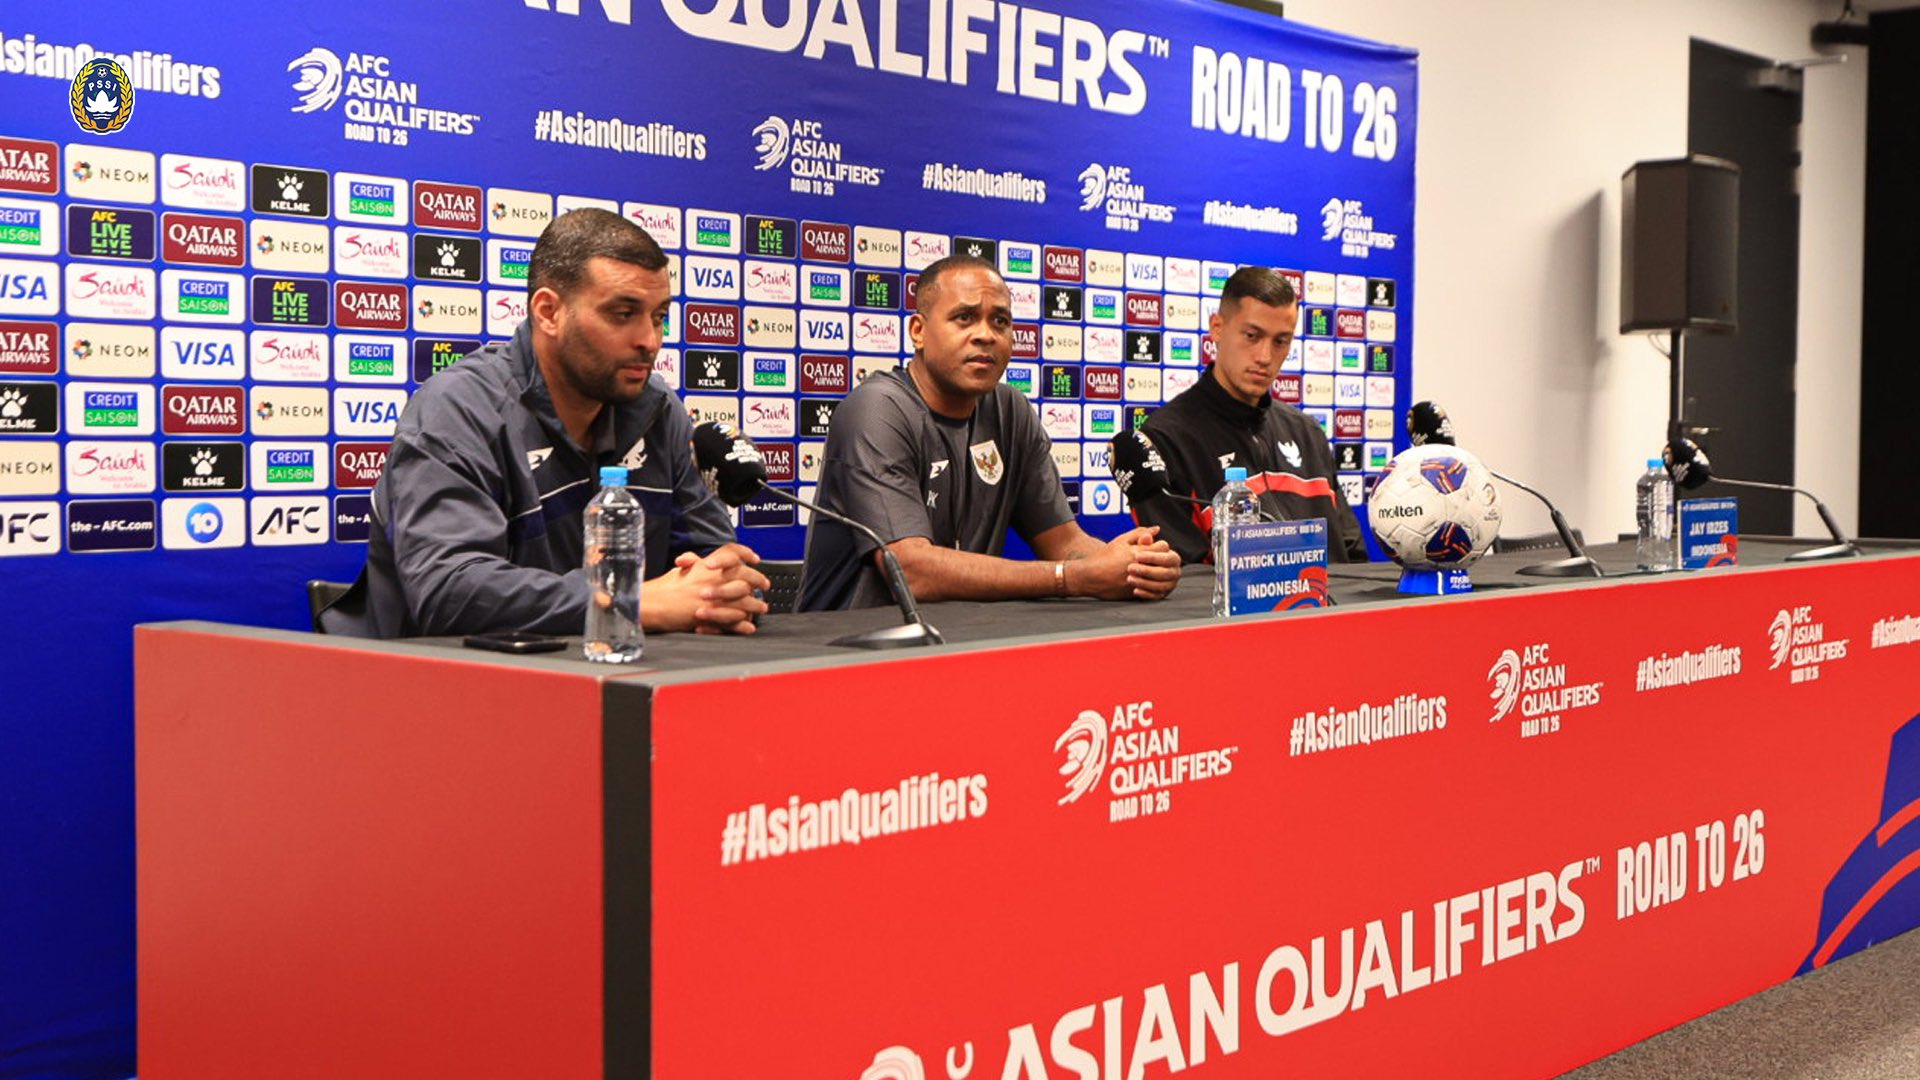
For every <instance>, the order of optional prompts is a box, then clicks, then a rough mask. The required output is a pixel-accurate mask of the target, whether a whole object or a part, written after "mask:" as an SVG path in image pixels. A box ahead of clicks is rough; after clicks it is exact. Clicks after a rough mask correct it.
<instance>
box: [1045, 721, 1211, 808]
mask: <svg viewBox="0 0 1920 1080" xmlns="http://www.w3.org/2000/svg"><path fill="white" fill-rule="evenodd" d="M1053 749H1054V752H1055V753H1057V754H1061V755H1062V758H1061V762H1060V766H1059V773H1060V775H1061V776H1062V777H1064V778H1065V782H1066V789H1067V793H1066V794H1065V795H1063V796H1061V797H1060V799H1059V800H1058V802H1057V803H1056V804H1055V805H1058V806H1065V805H1067V804H1068V803H1070V802H1078V801H1079V800H1080V799H1081V798H1083V797H1085V796H1086V795H1087V794H1088V793H1089V792H1091V791H1093V790H1094V789H1095V788H1096V787H1098V786H1099V785H1100V783H1101V782H1102V780H1105V781H1106V784H1107V788H1108V790H1109V792H1110V794H1111V795H1112V796H1113V798H1112V799H1111V800H1110V802H1109V803H1108V807H1107V820H1108V821H1109V822H1118V821H1128V820H1131V819H1134V818H1138V817H1143V816H1146V815H1150V814H1159V813H1164V812H1166V811H1167V810H1168V809H1169V808H1170V807H1171V805H1172V802H1173V796H1172V793H1171V790H1170V789H1172V788H1175V787H1179V786H1180V785H1182V784H1186V783H1190V782H1193V781H1196V780H1209V779H1214V778H1217V777H1222V776H1225V775H1227V774H1228V773H1230V772H1232V771H1233V765H1234V756H1235V755H1236V754H1238V753H1239V752H1240V748H1239V747H1237V746H1221V747H1215V748H1213V749H1209V750H1182V748H1181V740H1180V728H1179V726H1178V725H1177V724H1165V723H1160V722H1158V721H1157V719H1156V718H1155V716H1154V712H1153V702H1151V701H1129V702H1126V703H1124V704H1116V705H1115V706H1114V707H1113V712H1112V714H1111V715H1110V716H1109V715H1106V714H1103V713H1100V712H1096V711H1095V710H1093V709H1082V710H1080V714H1079V715H1078V716H1076V717H1074V719H1073V722H1072V723H1070V724H1068V725H1067V729H1066V730H1065V731H1063V732H1061V733H1060V736H1059V738H1057V739H1055V740H1054V741H1053Z"/></svg>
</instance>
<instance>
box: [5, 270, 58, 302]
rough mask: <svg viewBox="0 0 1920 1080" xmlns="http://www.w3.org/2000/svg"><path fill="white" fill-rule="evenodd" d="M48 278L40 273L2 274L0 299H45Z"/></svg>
mask: <svg viewBox="0 0 1920 1080" xmlns="http://www.w3.org/2000/svg"><path fill="white" fill-rule="evenodd" d="M45 299H47V279H46V278H44V277H41V276H40V275H38V274H6V275H4V276H0V300H45Z"/></svg>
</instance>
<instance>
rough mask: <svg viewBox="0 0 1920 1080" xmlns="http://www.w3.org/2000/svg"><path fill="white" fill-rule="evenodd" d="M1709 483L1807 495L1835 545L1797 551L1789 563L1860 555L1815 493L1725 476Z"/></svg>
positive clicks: (1711, 479)
mask: <svg viewBox="0 0 1920 1080" xmlns="http://www.w3.org/2000/svg"><path fill="white" fill-rule="evenodd" d="M1707 483H1710V484H1727V485H1729V486H1732V487H1745V488H1757V489H1759V490H1761V491H1791V492H1793V493H1794V494H1796V495H1805V496H1806V497H1807V499H1808V500H1809V501H1811V502H1812V503H1813V508H1814V509H1815V510H1817V511H1819V512H1820V520H1821V521H1822V522H1823V523H1825V524H1826V526H1827V532H1828V534H1830V535H1831V536H1832V537H1833V543H1831V544H1828V545H1826V546H1825V547H1817V548H1808V549H1807V550H1805V551H1796V552H1794V553H1793V554H1791V555H1788V556H1787V561H1788V562H1806V561H1808V560H1811V559H1845V558H1853V557H1855V556H1857V555H1859V554H1860V545H1858V544H1856V543H1854V542H1853V541H1851V540H1849V539H1847V534H1846V533H1844V532H1841V531H1840V523H1839V522H1837V521H1835V520H1833V513H1832V511H1829V510H1828V509H1827V504H1826V503H1823V502H1821V501H1820V500H1819V499H1816V498H1814V497H1813V492H1811V491H1808V490H1807V489H1805V488H1797V487H1794V486H1793V485H1792V484H1770V483H1767V482H1765V481H1761V480H1729V479H1727V478H1726V477H1724V476H1710V477H1708V478H1707Z"/></svg>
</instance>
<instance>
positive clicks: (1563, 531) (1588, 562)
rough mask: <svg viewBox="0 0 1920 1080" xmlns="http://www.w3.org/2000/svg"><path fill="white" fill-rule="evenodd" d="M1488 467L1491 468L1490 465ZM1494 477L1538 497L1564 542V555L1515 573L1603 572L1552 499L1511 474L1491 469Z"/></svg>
mask: <svg viewBox="0 0 1920 1080" xmlns="http://www.w3.org/2000/svg"><path fill="white" fill-rule="evenodd" d="M1487 471H1488V472H1493V470H1492V469H1489V470H1487ZM1493 478H1494V479H1495V480H1499V481H1502V482H1503V483H1508V484H1512V485H1513V486H1514V487H1517V488H1519V489H1520V490H1521V491H1524V492H1526V493H1527V494H1529V495H1531V496H1533V497H1534V498H1536V499H1539V500H1540V502H1541V503H1542V504H1543V505H1545V506H1546V508H1547V516H1548V517H1550V518H1552V519H1553V530H1554V531H1555V532H1557V533H1559V534H1560V542H1561V543H1562V544H1565V545H1566V548H1567V558H1564V559H1556V560H1554V561H1553V562H1543V563H1534V564H1533V565H1532V566H1523V567H1521V568H1520V569H1518V570H1516V571H1514V573H1517V574H1527V575H1529V576H1531V577H1587V576H1589V575H1591V576H1593V577H1605V576H1606V575H1605V574H1604V573H1602V572H1601V570H1600V564H1599V563H1597V562H1594V561H1593V557H1592V556H1591V555H1588V554H1587V552H1586V549H1584V548H1582V547H1581V546H1580V541H1579V539H1578V538H1577V537H1575V536H1574V535H1573V530H1572V529H1570V528H1568V527H1567V519H1566V518H1565V517H1563V516H1562V515H1561V513H1560V510H1559V508H1558V507H1556V506H1554V505H1553V503H1552V501H1551V500H1549V499H1548V498H1547V497H1546V496H1545V495H1542V494H1540V493H1539V492H1538V491H1535V490H1533V489H1532V488H1530V487H1528V486H1527V485H1525V484H1523V483H1521V482H1520V481H1518V480H1515V479H1514V478H1513V477H1511V476H1503V475H1501V474H1500V473H1497V472H1494V473H1493Z"/></svg>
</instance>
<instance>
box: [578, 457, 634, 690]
mask: <svg viewBox="0 0 1920 1080" xmlns="http://www.w3.org/2000/svg"><path fill="white" fill-rule="evenodd" d="M585 518H586V558H585V560H584V562H583V565H582V569H583V570H584V571H585V572H586V575H587V585H588V587H589V588H591V589H592V590H593V596H592V599H590V600H589V601H588V602H587V626H586V630H585V632H584V634H583V637H584V638H585V640H584V641H583V642H582V646H581V648H582V652H583V653H584V655H585V656H586V658H587V659H589V660H597V661H600V662H601V663H606V664H624V663H627V662H629V661H632V660H638V659H640V650H641V647H642V646H643V645H644V644H645V639H644V636H643V634H642V632H641V629H640V577H641V574H642V572H643V570H644V568H645V566H646V564H647V558H646V522H647V515H646V512H645V511H644V510H642V509H641V508H640V501H639V500H638V499H635V498H634V497H633V493H632V492H630V491H628V490H627V470H625V469H623V468H621V467H619V466H617V465H609V466H607V467H605V468H603V469H601V470H600V493H599V494H598V495H595V496H594V497H593V501H592V502H590V503H588V504H587V510H586V515H585Z"/></svg>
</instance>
